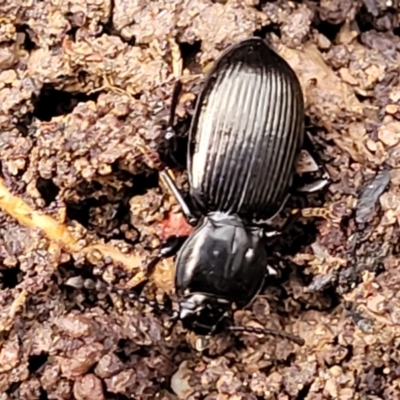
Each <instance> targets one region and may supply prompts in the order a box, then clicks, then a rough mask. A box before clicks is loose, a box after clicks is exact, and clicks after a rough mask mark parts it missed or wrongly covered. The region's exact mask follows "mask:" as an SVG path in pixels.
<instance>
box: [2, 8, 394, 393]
mask: <svg viewBox="0 0 400 400" xmlns="http://www.w3.org/2000/svg"><path fill="white" fill-rule="evenodd" d="M399 10H400V4H399V2H398V1H397V0H392V1H385V0H357V1H351V2H349V1H347V0H334V1H331V0H329V1H328V0H320V1H308V0H304V1H297V2H290V1H289V2H288V1H284V0H278V1H260V0H246V1H239V0H226V1H208V0H184V1H177V0H173V1H163V0H160V1H157V2H154V1H153V2H143V1H137V0H129V1H127V0H114V1H113V2H112V1H111V0H96V1H93V0H78V1H75V2H69V1H59V2H50V1H31V2H24V1H21V0H16V1H12V2H7V1H0V21H1V23H0V166H1V170H0V400H7V399H27V400H32V399H40V400H44V399H73V398H74V399H78V400H91V399H97V400H101V399H128V398H135V399H155V398H158V399H164V400H166V399H178V398H179V399H207V400H209V399H218V400H222V399H230V400H239V399H246V400H247V399H249V400H250V399H251V400H257V399H260V398H262V399H279V400H290V399H293V400H294V399H307V400H311V399H315V400H316V399H331V398H339V399H342V400H346V399H354V398H360V399H367V398H368V399H393V398H396V397H397V393H398V379H399V376H400V372H399V368H398V364H399V362H400V360H399V354H398V346H399V343H400V334H399V332H398V329H397V327H398V325H399V323H400V321H399V320H397V316H399V315H400V300H399V295H398V293H399V288H400V278H399V277H400V275H399V273H398V270H399V257H398V252H399V247H398V237H399V234H400V228H399V223H400V189H399V188H400V173H399V169H398V167H399V162H400V78H399V74H400V71H399V65H400V24H399V21H400V11H399ZM254 34H255V35H258V36H261V37H267V38H268V40H269V41H270V42H271V44H272V45H273V46H274V48H275V49H276V50H277V51H278V52H279V53H280V54H281V55H282V56H283V57H284V58H285V59H286V60H287V61H288V62H289V64H290V65H291V66H292V67H293V69H294V70H295V72H296V73H297V75H298V76H299V79H300V81H301V84H302V87H303V91H304V95H305V99H306V107H307V120H308V126H307V129H308V130H309V132H310V133H311V134H312V136H313V139H314V141H315V143H316V149H317V150H318V152H319V154H320V156H321V158H322V160H323V161H324V163H325V165H326V168H327V170H328V171H329V174H330V176H331V178H332V182H331V184H330V186H329V188H328V190H327V192H326V193H324V194H319V195H317V196H308V198H307V199H306V201H307V203H308V206H309V207H311V211H310V213H309V214H307V213H304V214H303V215H304V216H303V218H302V219H301V220H300V221H299V222H298V223H297V224H296V226H294V227H293V230H292V231H291V232H290V233H289V234H288V237H286V239H285V240H282V241H280V242H279V243H277V244H276V246H275V247H274V248H273V249H274V250H275V251H278V250H279V253H280V255H281V257H280V260H279V261H277V262H276V265H275V267H276V268H277V269H278V272H279V273H278V275H277V276H276V277H274V278H273V279H271V280H270V281H269V282H268V284H267V285H266V288H265V290H264V292H263V294H262V295H261V296H259V297H258V298H257V300H256V301H255V302H254V303H253V304H252V306H251V307H250V309H249V310H242V311H238V312H237V313H236V315H235V320H236V323H237V324H244V325H251V326H265V327H270V328H274V329H281V330H287V331H290V332H294V333H296V334H298V335H300V336H301V337H303V338H304V339H305V342H306V344H305V346H303V347H299V346H297V345H295V344H293V343H291V342H288V341H287V340H285V339H282V338H278V337H267V336H259V335H256V334H240V333H237V334H235V335H230V336H228V335H226V334H225V335H223V334H221V335H219V336H217V337H215V338H212V339H210V340H205V339H204V338H199V337H196V336H194V335H193V334H190V333H187V332H186V331H184V330H183V329H182V327H181V326H180V325H179V324H178V325H177V326H175V327H174V328H173V329H172V331H171V332H169V331H168V329H166V324H167V319H168V317H169V313H168V312H166V311H164V310H159V312H156V313H153V312H151V308H150V307H149V305H148V304H142V303H141V302H137V301H131V300H129V298H128V297H127V296H126V291H124V290H119V289H129V288H131V293H133V295H132V297H137V296H138V295H139V292H140V290H142V291H143V294H144V295H146V296H147V297H148V298H150V299H154V300H157V301H161V300H163V299H164V298H165V297H169V296H170V297H172V298H173V297H174V296H173V293H174V291H173V258H171V257H169V258H167V259H165V260H162V261H160V262H158V263H157V265H156V267H155V271H154V273H153V274H151V276H150V277H149V276H148V275H147V274H146V272H147V266H148V265H149V263H150V262H151V260H153V259H154V257H155V256H156V254H157V252H158V248H159V246H160V244H161V242H162V241H164V240H167V239H168V238H169V237H170V236H172V235H178V236H179V235H180V236H184V235H187V234H188V233H189V232H190V227H189V226H188V225H187V223H186V222H185V221H184V218H183V216H182V213H181V210H180V209H179V207H178V205H177V203H176V201H175V200H174V198H173V197H172V196H171V195H170V194H169V193H168V192H167V190H166V189H165V187H164V186H163V185H162V182H161V181H160V180H159V178H158V172H159V171H160V170H161V168H162V167H163V165H164V162H165V161H166V160H169V158H168V157H166V156H167V155H168V151H169V149H168V148H167V147H166V146H167V144H166V143H165V142H164V130H165V129H164V128H165V126H166V124H167V121H168V117H169V110H170V106H171V99H172V93H173V88H174V83H175V81H176V77H177V76H181V78H182V81H183V88H182V91H181V94H180V100H179V105H178V108H177V126H178V130H179V137H180V140H181V144H182V143H183V145H182V146H180V147H179V148H178V149H177V153H176V154H175V155H176V156H177V158H179V159H182V158H184V157H182V155H184V154H185V150H184V144H185V137H186V133H187V126H188V123H189V122H190V118H191V115H192V112H193V105H194V101H195V98H196V95H197V94H198V91H199V88H200V85H201V82H202V77H203V75H204V73H205V71H207V70H208V68H209V67H210V65H211V64H212V62H213V61H214V60H215V59H216V57H218V55H219V54H220V52H221V51H222V50H223V49H224V48H226V47H227V46H228V45H230V44H231V43H233V42H236V41H238V40H240V39H243V38H245V37H248V36H250V35H254ZM168 162H169V164H168V165H169V166H170V167H171V168H172V170H173V171H174V173H175V175H176V179H177V182H178V185H179V186H180V187H183V188H184V189H185V188H187V184H186V174H185V171H184V168H182V166H180V165H176V164H174V163H173V162H172V161H168ZM183 167H184V165H183ZM303 201H305V199H300V198H298V199H296V198H295V199H293V200H292V203H293V204H292V205H293V206H294V205H296V204H298V203H299V202H301V203H302V202H303ZM313 207H314V211H312V210H313ZM316 209H318V210H319V211H318V212H316V211H315V210H316ZM307 215H309V216H314V217H315V216H317V217H316V218H314V219H310V218H308V217H307ZM147 280H149V282H147V284H146V285H143V284H142V283H143V282H144V281H147ZM143 286H144V287H143ZM166 307H167V308H168V307H169V305H168V304H167V305H166ZM199 350H201V351H199Z"/></svg>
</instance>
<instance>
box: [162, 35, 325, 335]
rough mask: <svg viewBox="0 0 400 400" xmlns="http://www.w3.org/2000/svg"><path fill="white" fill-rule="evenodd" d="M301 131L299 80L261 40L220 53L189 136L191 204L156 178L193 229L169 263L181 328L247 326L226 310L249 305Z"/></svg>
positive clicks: (203, 330)
mask: <svg viewBox="0 0 400 400" xmlns="http://www.w3.org/2000/svg"><path fill="white" fill-rule="evenodd" d="M304 130H305V129H304V100H303V94H302V90H301V86H300V83H299V80H298V78H297V77H296V74H295V73H294V71H293V70H292V68H291V67H290V66H289V64H288V63H287V62H286V61H285V60H283V59H282V58H281V57H280V56H279V55H278V54H277V53H276V52H275V51H274V50H273V49H271V48H270V47H269V45H268V44H267V43H266V42H265V41H264V40H263V39H261V38H257V37H251V38H248V39H245V40H243V41H241V42H239V43H237V44H234V45H232V46H230V47H229V48H228V49H227V50H225V51H224V52H223V53H222V54H221V56H220V57H219V59H218V60H217V61H216V62H215V64H214V66H213V68H212V69H211V71H210V72H209V73H208V76H207V77H206V79H205V82H204V86H203V88H202V90H201V92H200V94H199V96H198V98H197V103H196V108H195V113H194V116H193V119H192V123H191V127H190V132H189V145H188V153H187V157H188V176H189V184H190V197H191V203H192V208H189V206H188V205H187V204H186V203H185V201H184V200H183V197H182V195H181V194H180V193H179V191H178V189H177V187H176V185H175V183H174V181H173V180H172V178H171V176H170V175H169V174H168V173H167V172H166V171H163V172H162V174H161V176H162V178H163V180H164V182H165V183H166V184H167V186H168V187H169V189H170V190H171V191H172V192H173V194H174V195H175V196H176V198H177V200H178V201H179V203H180V205H181V207H182V209H183V211H184V213H185V215H186V217H187V218H188V220H189V221H190V222H191V223H193V224H194V225H196V229H195V230H194V232H193V233H192V234H191V235H190V236H189V237H188V239H187V240H186V241H185V243H184V244H183V246H182V247H181V249H180V251H179V253H178V255H177V259H176V271H175V287H176V293H177V295H178V298H179V311H178V317H179V319H181V320H182V322H183V324H184V326H185V327H186V328H188V329H190V330H194V331H195V332H196V333H199V334H211V333H215V332H218V331H219V330H221V329H223V328H227V327H228V328H229V327H231V329H232V330H240V329H241V328H243V329H242V330H246V329H245V328H244V327H241V328H240V327H232V311H233V310H234V309H236V308H243V307H245V306H247V305H248V304H249V303H251V301H252V300H253V299H254V297H255V296H256V295H257V294H258V293H259V292H260V290H261V288H262V287H263V284H264V282H265V277H266V276H267V262H266V257H267V254H266V249H265V245H264V241H265V237H266V236H268V235H269V236H271V233H269V234H268V235H266V227H267V226H268V224H269V222H270V221H271V219H272V218H273V217H274V216H275V215H276V214H277V213H278V212H279V211H280V210H281V209H282V207H283V206H284V204H285V202H286V199H287V198H288V195H289V194H290V191H291V190H292V188H293V187H294V185H293V182H294V175H295V169H296V163H297V160H298V157H299V154H300V150H301V148H302V146H303V143H304V140H305V134H304ZM317 186H318V185H317ZM320 188H321V185H319V186H318V189H320ZM300 190H301V189H300ZM194 215H196V217H195V216H194ZM197 216H199V217H197ZM276 233H277V232H272V235H273V234H276ZM282 336H285V334H284V333H282ZM288 336H290V337H291V338H292V339H293V337H292V336H291V335H289V334H286V337H288ZM293 340H296V341H297V342H301V340H298V338H294V339H293Z"/></svg>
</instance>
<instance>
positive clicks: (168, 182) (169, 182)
mask: <svg viewBox="0 0 400 400" xmlns="http://www.w3.org/2000/svg"><path fill="white" fill-rule="evenodd" d="M160 177H161V179H162V180H163V182H164V184H165V186H167V188H168V189H169V191H170V192H171V193H172V194H173V196H174V197H175V199H176V201H177V202H178V203H179V205H180V206H181V209H182V212H183V214H184V215H185V218H186V219H187V221H188V222H189V224H191V225H196V224H197V222H198V218H196V217H195V216H194V215H193V213H192V211H191V210H190V207H189V206H188V205H187V203H186V201H185V199H184V198H183V196H182V193H181V192H180V191H179V189H178V188H177V186H176V184H175V182H174V180H173V178H172V177H171V175H170V174H169V173H168V170H167V169H165V170H164V171H161V172H160Z"/></svg>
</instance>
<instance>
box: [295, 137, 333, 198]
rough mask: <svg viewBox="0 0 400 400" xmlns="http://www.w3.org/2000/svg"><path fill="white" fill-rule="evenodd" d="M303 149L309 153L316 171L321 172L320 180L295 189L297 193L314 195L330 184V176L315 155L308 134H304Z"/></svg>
mask: <svg viewBox="0 0 400 400" xmlns="http://www.w3.org/2000/svg"><path fill="white" fill-rule="evenodd" d="M304 148H305V149H306V150H307V152H308V153H309V155H310V157H311V158H313V160H314V162H315V163H316V165H317V166H318V169H319V170H320V172H321V175H322V176H321V178H320V179H318V180H316V181H314V182H312V183H308V184H304V185H300V186H298V187H296V191H297V192H302V193H315V192H318V191H320V190H322V189H324V188H325V187H326V186H327V185H328V184H329V182H330V175H329V173H328V171H327V169H326V168H325V166H324V163H323V162H322V160H321V158H320V157H319V155H318V154H317V152H316V151H315V149H314V143H313V140H312V138H311V135H310V133H309V132H306V135H305V139H304Z"/></svg>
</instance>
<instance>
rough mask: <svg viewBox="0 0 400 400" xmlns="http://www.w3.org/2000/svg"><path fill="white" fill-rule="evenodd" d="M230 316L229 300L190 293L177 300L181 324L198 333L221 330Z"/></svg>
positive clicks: (206, 333)
mask: <svg viewBox="0 0 400 400" xmlns="http://www.w3.org/2000/svg"><path fill="white" fill-rule="evenodd" d="M231 318H232V308H231V304H230V302H229V301H227V300H225V299H221V298H218V297H215V296H211V295H209V294H203V293H191V294H189V295H187V296H185V297H183V298H182V299H181V300H180V302H179V319H180V320H181V321H182V324H183V326H184V327H185V328H186V329H188V330H191V331H193V332H195V333H196V334H198V335H208V334H212V333H218V332H220V331H222V330H223V329H224V328H225V327H226V326H227V325H230V323H231Z"/></svg>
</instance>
